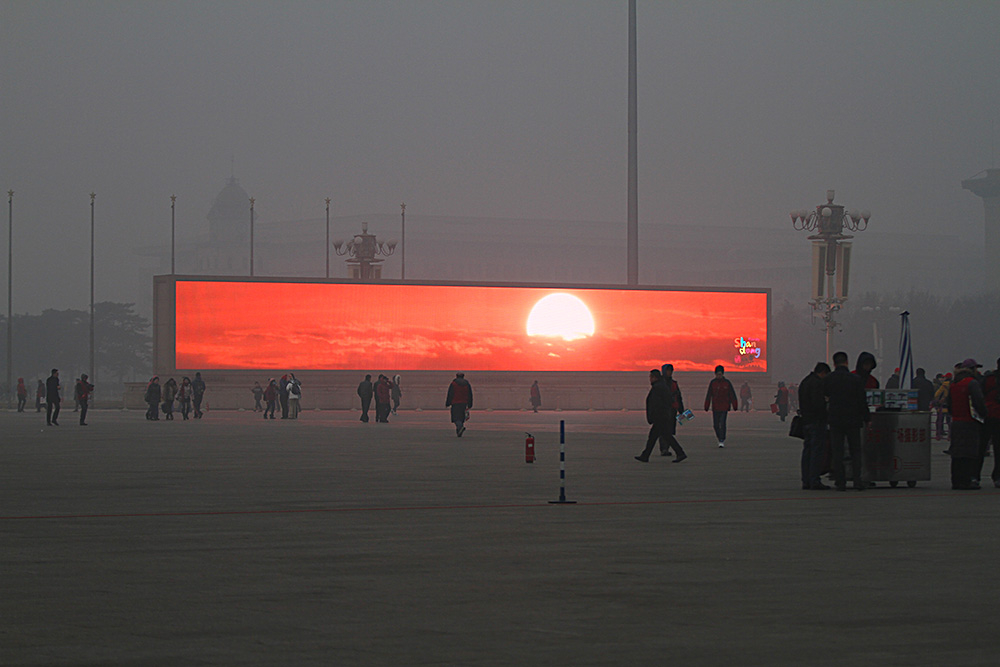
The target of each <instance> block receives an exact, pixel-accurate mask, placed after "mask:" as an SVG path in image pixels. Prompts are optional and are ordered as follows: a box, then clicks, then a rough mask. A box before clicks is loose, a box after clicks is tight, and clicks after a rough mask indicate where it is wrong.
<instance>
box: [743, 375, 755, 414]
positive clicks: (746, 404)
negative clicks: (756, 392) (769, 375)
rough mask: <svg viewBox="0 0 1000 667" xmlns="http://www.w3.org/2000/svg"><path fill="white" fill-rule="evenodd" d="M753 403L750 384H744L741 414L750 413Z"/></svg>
mask: <svg viewBox="0 0 1000 667" xmlns="http://www.w3.org/2000/svg"><path fill="white" fill-rule="evenodd" d="M752 402H753V391H752V390H751V389H750V383H749V382H744V383H743V386H741V387H740V412H750V407H751V404H752Z"/></svg>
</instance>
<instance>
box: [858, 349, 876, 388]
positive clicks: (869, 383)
mask: <svg viewBox="0 0 1000 667" xmlns="http://www.w3.org/2000/svg"><path fill="white" fill-rule="evenodd" d="M865 360H868V361H870V362H872V368H871V369H872V370H875V367H876V366H877V365H878V364H877V363H876V362H875V355H874V354H872V353H871V352H862V353H861V354H859V355H858V363H857V364H856V365H855V366H854V374H855V375H857V376H858V377H860V378H861V379H862V381H863V382H864V388H865V389H878V388H879V384H878V378H876V377H875V376H874V375H872V374H871V373H870V372H868V373H866V372H865V371H863V370H861V363H862V362H863V361H865Z"/></svg>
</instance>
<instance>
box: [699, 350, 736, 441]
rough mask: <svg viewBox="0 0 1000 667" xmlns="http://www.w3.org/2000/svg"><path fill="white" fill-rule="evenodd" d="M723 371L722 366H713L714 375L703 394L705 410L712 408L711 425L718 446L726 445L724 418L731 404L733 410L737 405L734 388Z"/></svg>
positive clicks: (727, 414)
mask: <svg viewBox="0 0 1000 667" xmlns="http://www.w3.org/2000/svg"><path fill="white" fill-rule="evenodd" d="M725 373H726V369H725V367H724V366H716V367H715V377H714V378H712V381H711V382H709V383H708V393H707V394H705V412H708V409H709V408H711V409H712V426H713V427H714V428H715V437H717V438H718V439H719V447H720V448H721V447H725V446H726V418H727V417H728V416H729V408H730V406H732V409H733V410H735V409H736V407H737V403H736V390H735V389H733V383H732V382H730V381H729V379H728V378H727V377H726V376H725Z"/></svg>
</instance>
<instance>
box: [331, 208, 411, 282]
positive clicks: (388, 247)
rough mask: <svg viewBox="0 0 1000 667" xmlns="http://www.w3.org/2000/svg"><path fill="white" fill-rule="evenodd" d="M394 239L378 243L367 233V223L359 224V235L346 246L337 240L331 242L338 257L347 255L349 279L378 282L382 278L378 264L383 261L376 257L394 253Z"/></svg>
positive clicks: (372, 235) (373, 236)
mask: <svg viewBox="0 0 1000 667" xmlns="http://www.w3.org/2000/svg"><path fill="white" fill-rule="evenodd" d="M396 244H397V242H396V239H389V240H388V241H379V240H378V239H377V238H376V237H375V235H374V234H369V233H368V223H367V222H362V223H361V233H360V234H355V235H354V238H352V239H351V240H350V241H348V242H347V243H346V244H345V243H344V242H343V241H342V240H340V239H338V240H336V241H334V242H333V249H334V251H335V252H336V253H337V254H338V255H340V256H343V255H348V256H349V257H348V259H347V260H346V261H347V264H348V266H350V267H351V277H352V278H355V279H359V280H378V279H379V278H381V277H382V267H381V266H380V264H381V263H382V262H384V261H385V260H384V259H378V258H376V255H382V256H384V257H388V256H389V255H391V254H392V253H394V252H396Z"/></svg>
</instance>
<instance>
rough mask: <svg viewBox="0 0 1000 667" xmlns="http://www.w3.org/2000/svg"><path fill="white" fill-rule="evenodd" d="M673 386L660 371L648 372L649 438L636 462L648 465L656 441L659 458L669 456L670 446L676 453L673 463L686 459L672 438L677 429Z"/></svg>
mask: <svg viewBox="0 0 1000 667" xmlns="http://www.w3.org/2000/svg"><path fill="white" fill-rule="evenodd" d="M672 369H673V367H671V370H672ZM673 386H675V383H673V380H672V379H671V382H670V383H668V382H667V381H666V379H664V377H663V373H661V372H660V371H658V370H656V369H655V368H654V369H653V370H651V371H649V393H648V394H646V423H647V424H649V425H650V426H649V437H648V438H647V439H646V448H645V449H644V450H642V454H640V455H639V456H637V457H635V460H636V461H642V462H643V463H649V455H650V454H652V452H653V447H655V446H656V441H657V440H659V441H660V455H661V456H667V455H669V453H670V447H671V445H672V446H673V448H674V451H675V452H677V458H675V459H674V463H680V462H681V461H683V460H684V459H686V458H687V454H685V453H684V449H683V448H682V447H681V446H680V443H678V442H677V438H675V437H674V433H675V431H676V428H677V408H676V403H675V401H676V398H675V395H674V392H673Z"/></svg>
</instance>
